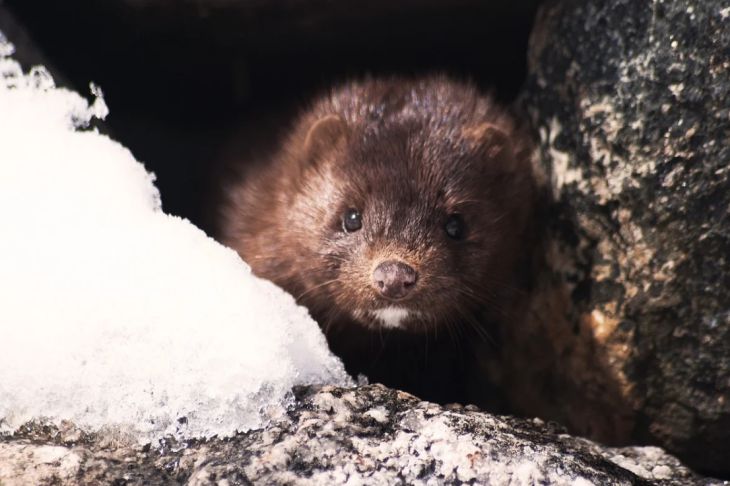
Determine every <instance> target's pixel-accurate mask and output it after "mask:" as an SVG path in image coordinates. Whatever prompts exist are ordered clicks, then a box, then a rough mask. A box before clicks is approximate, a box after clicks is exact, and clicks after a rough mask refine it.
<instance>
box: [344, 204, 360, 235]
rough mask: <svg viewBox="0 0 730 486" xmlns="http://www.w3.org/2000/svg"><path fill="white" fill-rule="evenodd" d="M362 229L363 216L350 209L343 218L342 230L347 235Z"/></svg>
mask: <svg viewBox="0 0 730 486" xmlns="http://www.w3.org/2000/svg"><path fill="white" fill-rule="evenodd" d="M360 228H362V215H361V214H360V211H358V210H357V209H352V208H350V209H348V210H347V211H345V214H344V215H343V216H342V229H344V230H345V231H346V232H347V233H352V232H353V231H357V230H359V229H360Z"/></svg>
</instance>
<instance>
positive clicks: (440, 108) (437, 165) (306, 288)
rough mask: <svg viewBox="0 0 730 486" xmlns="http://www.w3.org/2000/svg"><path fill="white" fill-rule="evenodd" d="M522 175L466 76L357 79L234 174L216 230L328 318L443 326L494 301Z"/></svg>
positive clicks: (510, 253)
mask: <svg viewBox="0 0 730 486" xmlns="http://www.w3.org/2000/svg"><path fill="white" fill-rule="evenodd" d="M530 180H531V179H530V168H529V164H528V161H527V157H526V150H525V148H524V147H523V146H522V141H521V139H520V137H519V136H518V135H517V134H516V132H515V129H514V126H513V124H512V122H511V120H510V119H509V117H508V116H507V115H505V114H504V113H503V112H502V111H501V110H500V109H498V108H497V107H496V106H494V105H493V103H492V102H491V101H490V100H489V99H488V98H486V97H483V96H481V95H479V94H478V92H477V91H476V90H475V89H474V88H472V87H471V86H469V85H465V84H459V83H454V82H450V81H447V80H445V79H443V78H428V79H425V80H421V81H405V80H398V79H393V80H382V81H366V82H363V83H358V84H350V85H347V86H345V87H343V88H341V89H339V90H336V91H334V92H332V93H331V94H330V95H329V96H326V97H324V98H322V99H321V100H319V101H318V102H317V103H316V104H315V105H314V106H313V107H312V108H311V109H310V110H309V111H308V112H306V113H305V114H304V116H302V118H301V119H300V120H299V123H298V124H297V126H296V127H295V129H294V130H293V131H292V133H291V134H290V135H289V136H288V137H287V139H286V140H285V141H284V143H283V145H282V148H281V150H279V151H278V152H277V153H275V154H273V155H272V156H271V157H270V158H268V159H267V160H265V161H263V162H262V163H261V165H260V168H258V169H256V170H255V171H249V173H248V174H247V175H246V176H245V178H244V179H243V180H241V181H235V183H234V184H233V185H232V186H231V187H230V189H229V200H228V203H227V204H226V205H225V206H224V208H223V212H222V215H223V219H222V237H223V240H224V242H225V243H226V244H228V245H229V246H231V247H233V248H234V249H236V250H237V251H238V252H239V253H240V254H241V255H242V257H243V258H244V260H246V261H247V262H248V263H249V264H250V265H251V267H252V269H253V271H254V273H256V274H258V275H259V276H262V277H265V278H269V279H271V280H273V281H274V282H276V283H277V284H279V285H281V286H282V287H283V288H285V289H286V290H288V291H290V292H291V293H292V294H293V295H294V297H295V298H296V299H297V300H298V301H299V302H300V303H302V304H303V305H305V306H307V307H308V308H309V309H310V311H311V312H312V314H313V316H314V317H315V319H317V320H318V321H319V323H320V325H322V326H323V328H324V329H325V330H328V329H330V328H332V327H338V326H352V325H355V326H357V325H359V326H362V327H364V328H369V329H373V330H379V329H384V328H391V329H392V328H395V329H401V330H406V331H412V332H421V333H425V332H431V331H434V332H436V333H437V332H438V331H439V330H440V329H441V328H443V329H444V331H445V332H446V331H449V332H450V331H451V330H453V329H454V328H455V327H459V326H462V327H463V326H466V327H476V326H479V325H480V322H479V317H478V316H480V315H484V313H486V314H487V315H489V314H490V313H493V314H496V313H498V312H499V310H500V299H501V297H502V296H503V295H504V293H505V292H508V291H509V289H510V284H509V282H510V274H511V272H512V271H513V270H514V265H515V261H516V259H517V257H518V256H519V254H520V252H521V248H520V241H521V238H522V234H523V232H524V230H525V225H526V224H527V218H528V215H529V206H530V200H531V183H530Z"/></svg>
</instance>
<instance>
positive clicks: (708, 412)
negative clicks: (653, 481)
mask: <svg viewBox="0 0 730 486" xmlns="http://www.w3.org/2000/svg"><path fill="white" fill-rule="evenodd" d="M729 45H730V4H728V3H727V2H726V1H724V0H703V1H691V0H674V1H664V0H611V1H607V0H602V1H594V2H582V1H563V2H551V3H549V4H547V5H545V6H544V8H543V11H542V15H541V18H540V20H539V25H537V27H536V28H535V30H534V32H533V34H532V38H531V46H530V53H529V71H530V74H529V78H528V84H527V87H526V90H525V95H524V101H525V104H526V106H527V108H528V110H529V112H530V115H531V117H532V120H533V122H534V124H535V127H536V129H537V130H536V131H537V132H539V140H540V147H539V149H540V162H541V168H542V170H544V171H545V175H546V176H547V180H548V182H549V186H550V188H551V193H552V194H551V196H552V199H553V204H552V206H551V207H550V209H549V210H548V211H547V213H546V216H547V221H548V222H549V223H548V224H549V227H548V228H547V232H548V238H547V239H546V248H545V250H546V251H545V253H546V255H547V263H548V266H549V271H548V272H546V273H545V274H544V275H543V276H542V279H541V281H540V282H538V289H539V290H538V292H536V296H535V299H534V301H533V305H532V310H533V313H532V314H531V315H530V316H529V318H528V323H527V324H526V325H525V326H519V327H515V328H513V329H512V330H511V331H508V338H507V341H508V346H507V348H508V349H509V350H510V351H509V352H510V356H511V358H512V364H511V371H510V372H509V373H508V380H509V382H510V383H511V384H512V399H513V401H514V403H516V404H517V405H518V407H519V408H521V409H522V410H523V411H525V412H526V413H529V414H537V415H540V416H543V417H552V418H554V419H557V420H559V421H561V422H563V423H565V424H567V425H568V426H569V427H570V429H571V430H573V431H576V432H579V433H582V434H587V435H589V436H592V437H595V438H597V439H600V440H602V441H607V442H612V443H628V442H633V443H636V442H644V443H647V442H648V443H657V444H661V445H663V446H665V447H666V448H668V449H669V450H670V451H673V452H674V453H675V454H677V455H678V456H679V457H681V458H683V459H684V460H686V461H687V462H688V463H689V464H691V465H693V466H694V467H697V468H699V469H702V470H706V471H714V472H716V473H720V474H725V475H727V474H730V448H729V447H727V444H728V443H730V297H728V289H730V144H729V143H728V141H729V137H730V51H729V50H728V46H729ZM525 363H530V364H529V365H528V366H525Z"/></svg>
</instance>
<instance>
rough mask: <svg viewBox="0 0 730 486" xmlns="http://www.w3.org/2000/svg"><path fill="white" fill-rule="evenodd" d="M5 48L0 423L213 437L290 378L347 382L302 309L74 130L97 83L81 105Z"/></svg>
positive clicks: (94, 107)
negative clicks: (26, 69)
mask: <svg viewBox="0 0 730 486" xmlns="http://www.w3.org/2000/svg"><path fill="white" fill-rule="evenodd" d="M12 52H13V49H12V45H11V44H10V43H8V42H7V41H6V40H5V39H4V37H3V36H2V34H0V228H2V230H1V231H0V234H1V235H2V236H1V237H0V432H5V433H8V432H12V431H13V430H15V429H17V427H18V426H20V425H21V424H23V423H24V422H26V421H28V420H30V419H39V418H42V419H46V420H51V421H53V422H56V423H59V422H60V421H61V420H71V421H72V422H74V423H75V424H77V425H79V426H81V427H83V428H86V429H87V430H91V431H94V430H99V429H102V428H108V427H112V428H117V429H121V430H124V431H128V432H131V433H132V434H133V436H136V437H138V438H139V439H141V440H152V439H155V438H160V437H162V436H164V435H166V434H174V435H176V436H177V437H179V438H183V437H200V436H203V437H209V436H212V435H219V436H225V435H230V434H232V433H234V432H235V431H243V430H247V429H250V428H254V427H259V426H261V425H263V421H264V420H265V417H266V416H268V415H267V414H270V413H272V412H276V411H277V410H282V409H283V407H285V406H286V405H287V402H288V401H289V400H291V393H290V390H291V387H292V386H294V385H296V384H308V383H334V384H337V383H339V384H346V383H349V377H347V375H346V374H345V372H344V369H343V367H342V364H341V363H340V361H339V360H338V359H337V358H335V357H334V356H333V355H332V354H331V353H330V352H329V350H328V349H327V344H326V341H325V339H324V337H323V335H322V334H321V332H320V330H319V328H318V327H317V325H316V323H315V322H314V321H313V320H312V319H311V318H310V317H309V315H308V313H307V311H306V310H305V309H304V308H302V307H298V306H297V305H296V304H295V302H294V299H293V298H292V297H291V296H290V295H288V294H286V293H285V292H284V291H283V290H281V289H279V288H278V287H276V286H275V285H273V284H272V283H270V282H267V281H263V280H261V279H258V278H256V277H254V276H253V275H251V273H250V269H249V267H248V266H247V265H246V264H245V263H243V262H242V261H241V260H240V258H239V257H238V255H237V254H236V253H235V252H233V251H232V250H230V249H227V248H224V247H223V246H221V245H219V244H218V243H216V242H215V241H213V240H212V239H210V238H209V237H207V236H206V235H205V234H204V233H203V232H202V231H200V230H199V229H198V228H196V227H195V226H193V225H192V224H191V223H190V222H188V221H186V220H183V219H180V218H177V217H174V216H170V215H167V214H164V213H163V212H162V210H161V205H160V197H159V193H158V191H157V189H156V188H155V186H154V183H153V182H154V176H153V175H152V174H149V173H148V172H147V171H146V170H145V169H144V167H143V166H142V164H140V163H139V162H137V161H136V160H135V159H134V157H133V156H132V154H131V153H130V152H129V150H127V149H126V148H124V147H123V146H122V145H120V144H118V143H116V142H114V141H113V140H111V139H109V138H108V137H106V136H103V135H100V134H99V133H97V132H96V131H94V130H82V128H83V127H85V126H88V123H89V122H90V120H91V119H92V118H93V117H100V118H103V117H104V116H105V115H106V113H107V109H106V106H105V104H104V102H103V99H102V98H101V96H100V92H99V91H98V90H97V89H95V88H94V87H93V86H92V91H93V92H94V93H95V94H96V95H97V96H96V100H95V101H94V102H93V104H91V105H89V103H88V102H87V101H86V100H84V99H83V98H82V97H81V96H79V95H78V94H76V93H74V92H70V91H68V90H65V89H59V88H56V87H55V86H54V83H53V79H52V78H51V76H50V75H49V74H48V73H47V72H46V71H45V69H43V68H34V69H33V70H31V72H30V73H28V74H24V73H23V72H22V70H21V67H20V65H19V64H18V63H17V62H15V61H14V60H12V59H10V57H8V56H10V55H11V54H12ZM183 417H184V419H183Z"/></svg>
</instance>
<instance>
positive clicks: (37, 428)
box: [0, 385, 722, 486]
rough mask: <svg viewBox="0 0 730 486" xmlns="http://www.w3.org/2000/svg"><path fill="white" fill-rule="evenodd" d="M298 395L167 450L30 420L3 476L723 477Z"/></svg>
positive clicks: (648, 451)
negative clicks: (285, 405) (258, 416)
mask: <svg viewBox="0 0 730 486" xmlns="http://www.w3.org/2000/svg"><path fill="white" fill-rule="evenodd" d="M297 395H298V399H297V401H296V403H295V405H294V406H293V408H292V409H291V410H290V412H289V413H288V414H287V415H285V416H280V417H275V418H273V419H272V421H271V423H270V424H269V425H268V426H267V427H266V428H265V429H264V430H255V431H251V432H248V433H244V434H239V435H237V436H235V437H233V438H229V439H217V438H213V439H210V440H207V441H191V442H188V443H177V442H175V441H173V440H170V441H163V442H161V445H160V447H149V446H139V445H130V444H125V443H124V441H123V438H118V437H115V436H114V434H111V433H105V434H96V435H88V434H83V433H80V432H79V431H78V430H76V429H75V428H73V427H72V426H70V424H65V425H64V427H61V428H57V427H51V426H42V425H37V424H36V425H32V424H30V425H29V426H28V427H25V428H23V430H21V431H19V432H17V433H16V434H15V435H14V436H12V437H5V438H0V484H3V486H10V485H15V484H54V485H63V484H112V483H113V484H171V483H185V484H190V485H204V484H249V483H261V484H292V483H297V484H327V485H330V484H345V483H347V484H423V485H426V484H444V483H449V484H460V483H470V484H585V485H587V484H602V485H612V484H622V485H623V484H665V485H672V484H677V485H679V484H683V485H687V484H722V483H721V482H719V481H713V480H710V479H703V478H700V477H698V476H696V475H694V474H692V473H691V472H690V471H689V470H687V469H686V468H685V467H683V466H682V465H681V464H680V463H679V461H678V460H677V459H675V458H673V457H671V456H669V455H668V454H666V453H665V452H663V451H662V450H661V449H659V448H656V447H645V448H624V449H611V448H606V447H602V446H599V445H596V444H594V443H592V442H589V441H587V440H584V439H576V438H573V437H570V436H568V435H564V434H562V433H561V432H562V431H561V429H560V428H558V427H556V426H554V425H550V424H545V423H543V422H541V421H539V420H521V419H515V418H509V417H496V416H492V415H488V414H485V413H482V412H479V411H477V410H475V409H474V408H473V407H468V406H467V407H461V406H453V407H441V406H438V405H434V404H431V403H427V402H419V401H418V400H417V399H416V398H414V397H413V396H411V395H407V394H405V393H402V392H398V391H394V390H390V389H387V388H385V387H383V386H380V385H372V386H363V387H359V388H354V389H343V388H334V387H322V388H317V389H315V388H302V389H299V390H297Z"/></svg>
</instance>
